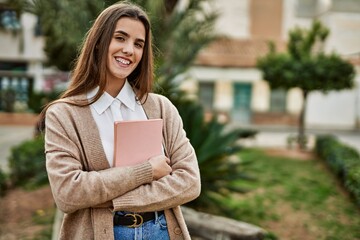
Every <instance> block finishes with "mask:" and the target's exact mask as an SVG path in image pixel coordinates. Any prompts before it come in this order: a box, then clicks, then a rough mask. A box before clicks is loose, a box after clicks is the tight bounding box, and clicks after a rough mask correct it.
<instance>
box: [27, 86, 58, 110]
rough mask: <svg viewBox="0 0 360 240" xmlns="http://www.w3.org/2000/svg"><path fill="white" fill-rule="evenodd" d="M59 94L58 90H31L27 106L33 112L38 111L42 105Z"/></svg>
mask: <svg viewBox="0 0 360 240" xmlns="http://www.w3.org/2000/svg"><path fill="white" fill-rule="evenodd" d="M59 96H60V91H52V92H48V93H47V92H32V93H31V94H30V96H29V100H28V106H29V109H31V110H32V111H33V112H34V113H40V112H41V110H42V109H43V107H44V106H45V105H46V104H47V103H49V102H51V101H53V100H55V99H57V98H58V97H59Z"/></svg>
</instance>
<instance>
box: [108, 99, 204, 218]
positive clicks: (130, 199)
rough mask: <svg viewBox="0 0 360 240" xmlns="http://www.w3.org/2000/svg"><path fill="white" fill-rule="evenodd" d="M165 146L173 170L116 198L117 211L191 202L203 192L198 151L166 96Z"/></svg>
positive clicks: (163, 109) (161, 207) (149, 209)
mask: <svg viewBox="0 0 360 240" xmlns="http://www.w3.org/2000/svg"><path fill="white" fill-rule="evenodd" d="M160 106H161V108H162V110H161V111H162V117H163V119H164V123H165V125H164V138H165V148H166V152H167V153H168V157H169V158H170V162H171V163H170V165H171V167H172V173H171V174H170V175H167V176H165V177H163V178H161V179H159V180H157V181H152V182H151V183H150V184H145V185H142V186H140V187H138V188H136V189H134V190H132V191H130V192H128V193H125V194H124V195H122V196H119V197H117V198H116V199H114V200H113V205H114V210H123V211H134V212H148V211H157V210H162V209H169V208H173V207H176V206H179V205H181V204H184V203H187V202H189V201H191V200H193V199H195V198H196V197H198V196H199V194H200V189H201V187H200V172H199V167H198V162H197V158H196V154H195V151H194V149H193V147H192V146H191V144H190V142H189V139H188V138H187V137H186V133H185V131H184V129H183V123H182V120H181V117H180V115H179V113H178V111H177V109H176V108H175V106H174V105H173V104H172V103H171V102H170V101H169V100H167V99H166V98H164V97H162V98H161V102H160Z"/></svg>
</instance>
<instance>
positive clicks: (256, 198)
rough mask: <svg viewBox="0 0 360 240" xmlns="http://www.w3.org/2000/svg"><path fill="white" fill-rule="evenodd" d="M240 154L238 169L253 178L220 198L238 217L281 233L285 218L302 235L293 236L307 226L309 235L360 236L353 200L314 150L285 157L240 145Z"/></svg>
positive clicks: (350, 239)
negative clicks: (238, 191) (306, 154)
mask: <svg viewBox="0 0 360 240" xmlns="http://www.w3.org/2000/svg"><path fill="white" fill-rule="evenodd" d="M239 156H240V158H241V160H242V161H241V162H242V170H243V171H245V172H246V173H248V174H250V175H251V176H253V177H254V178H255V179H256V180H254V181H239V183H238V184H239V186H242V187H245V188H247V189H248V192H247V193H245V194H241V195H239V194H234V195H233V197H232V198H231V199H228V200H227V201H224V202H223V203H222V204H223V205H233V206H234V208H233V209H234V210H233V215H236V219H239V220H241V221H245V222H249V223H252V224H255V225H258V226H261V227H262V228H265V229H267V230H268V231H271V232H273V233H274V234H276V235H278V238H279V239H287V237H288V235H286V231H285V232H284V231H282V230H281V229H278V228H277V226H288V225H289V224H290V225H292V227H294V228H296V229H298V230H300V229H301V231H299V232H301V233H300V234H302V235H297V236H295V235H293V238H294V239H302V238H303V237H304V235H303V234H304V233H305V232H306V233H307V234H308V235H307V236H308V238H312V239H342V240H353V239H358V238H359V237H360V235H359V234H360V232H359V224H360V217H359V211H358V208H357V206H356V205H355V204H354V202H353V201H349V198H348V197H347V195H346V194H343V191H342V190H341V189H339V188H338V186H337V183H338V181H337V177H336V176H334V175H333V174H331V173H330V172H329V171H327V169H326V168H324V162H323V161H321V160H317V157H316V155H314V158H313V159H307V160H304V159H297V158H294V157H293V156H294V155H293V154H292V153H290V156H289V157H287V156H274V154H271V155H270V154H267V153H266V152H265V151H263V150H261V149H247V148H244V149H243V150H242V151H240V153H239ZM225 215H226V214H225ZM289 219H298V221H297V222H296V223H295V222H293V221H292V220H289ZM273 227H275V228H273ZM299 232H298V234H299ZM294 234H296V233H294ZM283 235H285V236H283Z"/></svg>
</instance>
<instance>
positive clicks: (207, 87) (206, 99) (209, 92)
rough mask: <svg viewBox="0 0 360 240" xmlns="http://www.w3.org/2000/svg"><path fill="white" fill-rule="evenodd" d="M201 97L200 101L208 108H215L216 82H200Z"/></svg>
mask: <svg viewBox="0 0 360 240" xmlns="http://www.w3.org/2000/svg"><path fill="white" fill-rule="evenodd" d="M199 99H200V103H201V104H202V105H203V107H204V108H205V109H206V110H210V109H212V108H213V102H214V83H213V82H201V83H200V84H199Z"/></svg>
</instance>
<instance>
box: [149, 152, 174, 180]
mask: <svg viewBox="0 0 360 240" xmlns="http://www.w3.org/2000/svg"><path fill="white" fill-rule="evenodd" d="M149 163H150V164H151V166H152V169H153V176H154V180H158V179H160V178H162V177H164V176H166V175H169V174H170V173H171V172H172V169H171V167H170V165H169V164H170V159H168V158H167V157H165V156H164V155H159V156H156V157H152V158H150V159H149Z"/></svg>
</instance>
